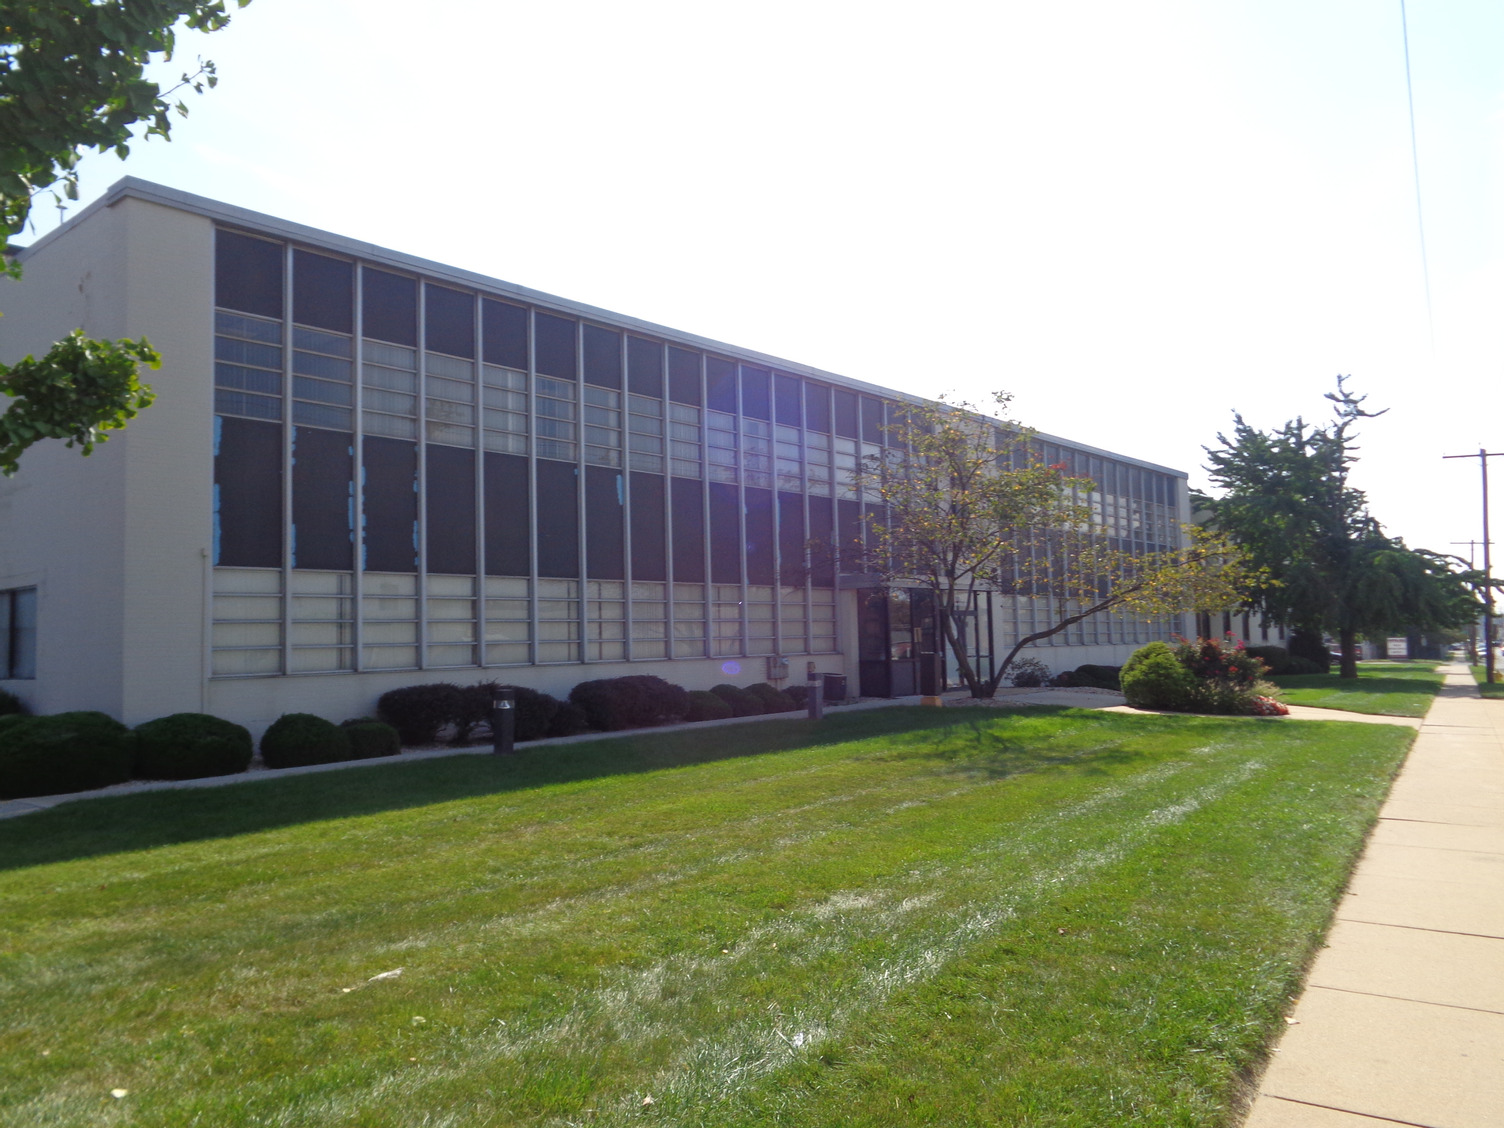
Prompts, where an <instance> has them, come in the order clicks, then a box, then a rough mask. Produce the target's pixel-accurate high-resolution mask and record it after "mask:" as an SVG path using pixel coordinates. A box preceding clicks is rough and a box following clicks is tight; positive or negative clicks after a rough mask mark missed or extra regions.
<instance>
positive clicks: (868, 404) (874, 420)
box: [862, 396, 883, 443]
mask: <svg viewBox="0 0 1504 1128" xmlns="http://www.w3.org/2000/svg"><path fill="white" fill-rule="evenodd" d="M882 441H883V401H882V400H875V399H868V398H867V397H866V396H863V397H862V442H864V443H880V442H882Z"/></svg>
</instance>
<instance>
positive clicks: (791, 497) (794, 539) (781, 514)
mask: <svg viewBox="0 0 1504 1128" xmlns="http://www.w3.org/2000/svg"><path fill="white" fill-rule="evenodd" d="M804 540H805V538H804V497H803V495H801V494H793V493H784V492H782V491H780V492H779V494H778V572H779V579H778V582H779V583H781V584H784V585H788V586H795V587H797V586H799V585H801V584H803V583H804V577H805V560H804Z"/></svg>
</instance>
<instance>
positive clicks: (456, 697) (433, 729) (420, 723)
mask: <svg viewBox="0 0 1504 1128" xmlns="http://www.w3.org/2000/svg"><path fill="white" fill-rule="evenodd" d="M461 710H462V701H461V694H460V687H459V686H457V685H450V684H449V683H448V682H434V683H432V684H430V685H407V686H403V687H402V688H401V689H389V690H387V691H386V692H385V693H383V694H382V695H381V696H380V697H379V698H378V699H377V701H376V716H377V717H378V718H379V719H380V720H383V721H385V722H386V723H387V724H389V725H391V726H392V727H393V728H394V729H396V730H397V733H398V735H399V736H401V737H402V743H403V744H432V743H433V742H434V741H436V740H437V739H438V738H439V730H440V729H441V728H443V727H444V726H445V725H456V726H458V724H459V717H460V713H461Z"/></svg>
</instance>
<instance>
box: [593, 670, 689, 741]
mask: <svg viewBox="0 0 1504 1128" xmlns="http://www.w3.org/2000/svg"><path fill="white" fill-rule="evenodd" d="M569 699H570V700H571V701H573V702H574V703H575V704H576V705H578V706H579V707H580V708H581V709H583V710H584V712H585V718H586V720H587V721H588V722H589V724H590V727H591V728H595V729H600V730H601V731H602V732H616V731H618V730H620V729H629V728H648V727H649V726H652V725H663V724H672V723H673V722H674V721H677V720H679V719H680V718H681V717H683V716H684V714H685V712H686V711H687V710H688V708H689V694H688V693H687V692H686V691H685V690H684V688H683V687H682V686H677V685H674V684H673V683H671V682H667V681H664V680H663V679H662V678H660V677H654V676H653V675H651V674H628V675H626V676H625V677H619V678H600V679H598V680H596V681H588V682H581V683H580V684H579V685H577V686H575V687H574V688H573V689H572V690H570V691H569Z"/></svg>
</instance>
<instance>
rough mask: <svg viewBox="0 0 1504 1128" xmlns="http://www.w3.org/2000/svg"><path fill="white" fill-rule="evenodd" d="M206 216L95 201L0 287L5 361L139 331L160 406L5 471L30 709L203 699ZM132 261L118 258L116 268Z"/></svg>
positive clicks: (11, 573) (1, 515) (0, 554)
mask: <svg viewBox="0 0 1504 1128" xmlns="http://www.w3.org/2000/svg"><path fill="white" fill-rule="evenodd" d="M212 239H213V227H212V224H210V222H209V221H208V220H206V219H203V218H202V217H198V216H194V215H190V214H188V213H186V212H181V211H176V210H173V209H169V208H164V207H161V206H158V205H156V204H150V203H146V202H144V201H141V200H134V199H124V200H121V201H119V202H118V203H116V204H115V205H113V206H111V207H102V208H96V209H93V210H91V211H89V212H87V213H86V214H84V215H82V216H80V217H79V218H78V219H77V220H76V221H75V222H74V223H72V224H70V225H69V226H67V227H66V228H63V229H62V230H60V231H59V232H58V233H56V234H55V235H54V236H52V237H50V238H48V239H47V240H44V242H43V243H42V244H41V245H40V246H38V248H37V249H36V251H35V252H33V253H31V254H29V255H27V256H26V257H25V258H24V259H23V268H24V274H23V277H22V279H21V280H20V281H19V282H6V283H4V284H3V285H0V310H3V311H4V313H5V314H6V316H5V317H3V318H0V359H4V360H5V361H8V362H9V361H15V360H17V359H19V358H21V357H22V356H24V355H26V354H28V353H31V354H34V355H40V353H42V352H44V351H45V350H46V349H47V348H48V347H50V345H51V343H52V341H54V340H56V339H57V338H58V337H61V336H63V335H64V334H66V333H67V332H69V331H70V330H72V329H75V328H82V329H83V330H84V332H85V333H87V334H88V335H89V336H91V337H97V338H109V339H116V338H120V337H132V338H139V337H143V336H144V337H146V338H147V339H149V340H150V341H151V343H152V344H153V346H155V347H156V349H157V350H158V351H159V352H160V353H162V354H163V357H164V360H163V365H162V367H161V368H160V369H158V370H155V371H153V370H147V371H145V372H143V374H142V378H143V380H144V381H145V382H146V383H148V384H150V385H151V386H152V388H153V389H154V390H155V391H156V393H157V401H156V403H155V404H154V405H153V406H152V407H150V408H148V409H147V410H146V411H144V412H142V413H141V414H140V415H139V416H138V417H137V418H136V419H134V420H132V421H131V423H130V424H129V425H128V426H127V427H126V429H125V430H124V431H118V432H114V437H112V438H111V439H110V440H109V441H108V442H106V443H104V444H101V445H100V446H98V447H96V448H95V452H94V454H93V455H91V456H90V457H88V458H82V457H80V455H79V453H78V451H77V450H68V449H66V448H65V447H64V446H63V445H62V444H61V443H59V442H55V441H48V442H44V443H42V444H39V445H38V446H36V447H33V448H32V449H31V450H30V451H28V452H27V453H26V455H25V456H24V457H23V458H22V462H21V466H22V469H21V472H20V473H19V474H18V475H17V476H16V477H15V478H13V479H10V480H0V588H11V587H21V586H29V585H31V584H36V586H37V597H38V598H37V677H36V679H35V680H34V681H12V682H7V683H5V688H7V689H10V690H11V691H12V692H14V693H17V694H18V695H19V696H20V697H21V698H22V699H23V700H25V701H26V702H27V703H28V704H29V705H30V706H31V707H32V708H33V709H36V710H38V711H42V712H49V713H51V712H59V711H63V710H67V709H99V710H101V711H103V712H106V713H109V714H110V715H111V716H114V717H118V718H120V719H121V720H123V721H125V722H126V723H127V724H137V723H140V722H141V721H146V720H150V719H151V718H153V717H157V716H161V715H163V714H164V713H170V712H180V711H185V710H196V709H198V708H199V707H200V702H201V697H202V692H201V685H202V666H203V649H204V648H203V641H202V640H203V619H202V608H203V601H204V600H203V590H204V588H203V584H204V563H205V561H204V560H203V559H201V558H200V556H199V551H200V549H201V548H207V545H208V535H209V530H210V521H211V516H212V511H211V504H212V497H211V490H212V476H213V460H212V449H211V444H212V440H213V432H212V423H211V421H212V412H213V401H212V395H213V358H212V355H211V351H210V350H211V349H212V326H213V307H212V305H211V303H212V301H213V262H214V259H213V241H212ZM127 264H129V269H127Z"/></svg>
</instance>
